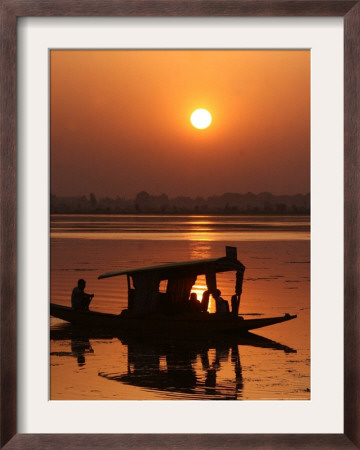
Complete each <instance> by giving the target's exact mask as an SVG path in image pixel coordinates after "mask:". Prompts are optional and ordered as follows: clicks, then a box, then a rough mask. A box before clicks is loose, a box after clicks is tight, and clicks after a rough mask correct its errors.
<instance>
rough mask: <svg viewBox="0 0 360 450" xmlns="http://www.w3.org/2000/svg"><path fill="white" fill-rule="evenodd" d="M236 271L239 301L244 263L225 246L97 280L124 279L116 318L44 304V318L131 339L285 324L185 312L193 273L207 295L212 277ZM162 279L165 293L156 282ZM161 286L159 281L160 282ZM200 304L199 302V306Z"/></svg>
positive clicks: (213, 282) (213, 283) (283, 319)
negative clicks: (216, 252) (221, 251)
mask: <svg viewBox="0 0 360 450" xmlns="http://www.w3.org/2000/svg"><path fill="white" fill-rule="evenodd" d="M230 271H233V272H236V285H235V289H234V291H235V294H234V295H236V298H237V300H238V303H239V302H240V297H241V294H242V284H243V278H244V271H245V267H244V265H243V264H242V263H241V262H240V261H238V259H237V251H236V248H234V247H226V256H225V257H222V258H211V259H202V260H196V261H187V262H179V263H173V264H164V265H159V266H152V267H144V268H138V269H131V270H121V271H114V272H107V273H104V274H102V275H100V276H99V277H98V278H99V279H104V278H110V277H115V276H124V277H126V278H127V285H128V308H127V309H125V310H123V311H122V312H121V314H119V315H116V314H106V313H100V312H95V311H83V310H74V309H73V308H71V307H66V306H61V305H57V304H54V303H51V304H50V314H51V315H52V316H53V317H56V318H59V319H62V320H65V321H67V322H70V323H72V324H74V325H80V326H83V327H87V328H89V329H93V330H94V329H111V330H117V331H118V332H134V333H135V334H137V335H139V334H140V335H145V334H151V335H166V336H167V335H173V334H179V333H180V334H182V335H186V334H187V335H189V334H190V335H191V334H197V335H200V334H202V335H203V334H210V335H213V334H215V333H240V334H241V333H247V332H248V331H250V330H255V329H257V328H262V327H266V326H269V325H274V324H277V323H281V322H286V321H288V320H292V319H295V318H296V315H290V314H284V315H283V316H280V317H269V318H252V319H244V318H243V317H241V316H239V315H238V314H237V312H236V311H235V314H234V313H230V312H229V313H212V314H210V313H208V312H207V311H206V310H205V311H200V310H199V309H198V310H196V311H194V310H191V308H190V307H189V306H190V301H189V297H190V293H191V290H192V288H193V286H194V284H195V281H196V278H197V276H199V275H205V279H206V284H207V290H208V292H209V294H214V293H215V292H216V291H217V280H216V274H217V273H221V272H230ZM164 280H165V281H166V283H165V284H166V290H165V292H160V283H161V282H163V281H164ZM162 285H163V283H162ZM199 305H200V303H199Z"/></svg>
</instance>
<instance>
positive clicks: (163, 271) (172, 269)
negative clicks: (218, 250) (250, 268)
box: [98, 256, 245, 280]
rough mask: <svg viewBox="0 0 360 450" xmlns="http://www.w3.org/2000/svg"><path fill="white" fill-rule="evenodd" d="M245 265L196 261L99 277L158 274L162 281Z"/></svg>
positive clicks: (230, 261) (233, 261) (223, 260)
mask: <svg viewBox="0 0 360 450" xmlns="http://www.w3.org/2000/svg"><path fill="white" fill-rule="evenodd" d="M244 269H245V267H244V265H243V264H241V262H240V261H238V260H237V259H236V258H231V257H227V256H225V257H222V258H209V259H200V260H196V261H186V262H178V263H171V264H163V265H160V266H151V267H142V268H139V269H130V270H117V271H113V272H106V273H104V274H102V275H100V276H99V277H98V279H99V280H101V279H102V278H110V277H117V276H119V275H136V274H141V273H144V274H145V273H156V274H157V275H158V276H159V277H160V279H161V280H166V279H168V278H175V277H182V276H188V275H204V274H206V273H210V272H216V273H217V272H229V271H232V270H236V271H238V270H239V271H243V270H244Z"/></svg>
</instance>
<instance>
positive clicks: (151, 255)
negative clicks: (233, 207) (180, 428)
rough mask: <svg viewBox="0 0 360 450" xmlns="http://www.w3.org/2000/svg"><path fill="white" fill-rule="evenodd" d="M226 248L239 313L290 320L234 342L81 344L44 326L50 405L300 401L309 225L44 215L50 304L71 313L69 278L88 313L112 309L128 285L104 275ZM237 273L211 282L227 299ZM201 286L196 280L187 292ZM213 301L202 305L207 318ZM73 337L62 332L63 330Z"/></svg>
mask: <svg viewBox="0 0 360 450" xmlns="http://www.w3.org/2000/svg"><path fill="white" fill-rule="evenodd" d="M225 245H232V246H236V247H237V249H238V258H239V260H240V261H241V262H242V263H243V264H244V265H245V266H246V272H245V279H244V286H243V294H242V298H241V305H240V314H241V315H243V316H244V317H245V318H247V317H253V316H254V315H259V317H266V316H277V315H283V314H284V313H290V314H297V315H298V318H297V319H295V320H293V321H290V322H286V323H284V324H278V325H274V326H271V327H268V328H264V329H260V330H257V333H256V334H257V336H258V337H257V338H256V339H255V338H253V339H237V340H235V341H234V340H228V339H223V340H207V341H203V340H198V339H196V330H194V339H192V340H172V341H169V340H166V342H164V341H158V340H147V341H146V342H144V341H143V340H141V339H136V338H131V339H129V338H126V337H123V336H101V338H99V336H79V335H76V334H75V335H74V334H72V333H71V332H69V329H68V327H67V325H66V324H65V323H64V322H62V321H60V320H57V319H54V318H51V319H50V326H51V345H50V352H51V353H50V364H51V367H50V372H51V389H50V398H51V399H53V400H55V399H57V400H61V399H62V400H70V399H71V400H75V399H79V400H85V399H89V400H96V399H99V400H100V399H109V400H122V399H123V400H131V399H134V400H135V399H136V400H138V399H144V400H171V399H176V400H194V399H198V400H206V399H208V400H214V399H238V400H241V399H243V400H266V399H268V400H273V399H279V400H280V399H282V400H297V399H299V400H309V399H310V395H311V393H310V222H309V217H284V216H281V217H277V216H271V217H270V216H266V217H262V216H254V217H249V216H246V217H240V216H115V215H114V216H101V215H97V216H75V215H72V216H71V215H54V216H52V217H51V301H52V302H54V303H59V304H62V305H67V306H68V305H70V296H71V291H72V288H73V287H74V286H75V285H76V283H77V280H78V279H79V278H85V279H86V281H87V288H86V290H87V292H90V293H92V292H94V293H95V298H94V300H93V302H92V304H91V308H92V309H93V310H95V311H102V312H110V313H116V314H118V313H120V312H121V310H122V309H124V308H126V306H127V299H126V295H127V286H126V279H123V278H122V277H121V278H116V277H115V278H109V279H104V280H98V279H97V277H98V276H99V275H100V274H101V273H104V272H107V271H111V270H121V269H129V268H136V267H143V266H147V265H154V264H164V263H168V262H177V261H186V260H192V259H202V258H211V257H220V256H223V255H224V252H225ZM234 285H235V275H234V274H231V273H228V274H219V276H218V287H219V288H220V289H221V291H222V297H224V298H225V299H226V300H230V298H231V295H232V294H233V291H234ZM204 289H205V279H204V277H198V279H197V281H196V285H195V286H194V291H196V292H198V293H199V294H201V292H202V291H203V290H204ZM214 308H215V305H214V304H213V302H212V301H210V311H214ZM70 331H71V330H70Z"/></svg>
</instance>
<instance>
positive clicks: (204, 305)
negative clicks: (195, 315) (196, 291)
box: [200, 291, 210, 312]
mask: <svg viewBox="0 0 360 450" xmlns="http://www.w3.org/2000/svg"><path fill="white" fill-rule="evenodd" d="M209 297H210V292H209V291H204V292H203V295H202V299H201V304H200V305H201V311H202V312H207V310H208V306H209Z"/></svg>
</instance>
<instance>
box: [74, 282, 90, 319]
mask: <svg viewBox="0 0 360 450" xmlns="http://www.w3.org/2000/svg"><path fill="white" fill-rule="evenodd" d="M85 286H86V281H85V280H83V279H82V278H80V280H79V281H78V285H77V286H76V287H74V289H73V291H72V294H71V306H72V308H73V309H83V310H86V311H88V310H89V305H90V302H91V300H92V299H93V298H94V294H87V293H86V292H85Z"/></svg>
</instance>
